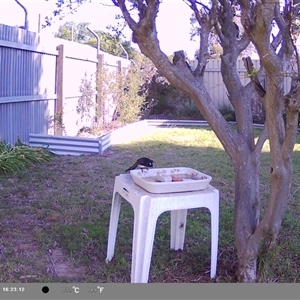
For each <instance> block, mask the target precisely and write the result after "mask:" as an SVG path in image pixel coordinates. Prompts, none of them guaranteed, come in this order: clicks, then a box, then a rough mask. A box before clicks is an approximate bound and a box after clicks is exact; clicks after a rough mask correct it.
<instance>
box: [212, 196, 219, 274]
mask: <svg viewBox="0 0 300 300" xmlns="http://www.w3.org/2000/svg"><path fill="white" fill-rule="evenodd" d="M216 197H218V196H216ZM215 202H216V205H214V206H213V207H212V208H210V212H211V263H210V277H211V278H214V277H215V276H216V272H217V260H218V241H219V201H218V199H216V201H215Z"/></svg>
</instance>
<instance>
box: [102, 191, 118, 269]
mask: <svg viewBox="0 0 300 300" xmlns="http://www.w3.org/2000/svg"><path fill="white" fill-rule="evenodd" d="M121 199H122V197H121V195H120V194H119V193H118V192H115V193H114V197H113V201H112V206H111V212H110V221H109V231H108V242H107V256H106V260H105V261H106V263H108V262H109V261H111V260H112V258H113V256H114V251H115V245H116V236H117V228H118V222H119V215H120V208H121Z"/></svg>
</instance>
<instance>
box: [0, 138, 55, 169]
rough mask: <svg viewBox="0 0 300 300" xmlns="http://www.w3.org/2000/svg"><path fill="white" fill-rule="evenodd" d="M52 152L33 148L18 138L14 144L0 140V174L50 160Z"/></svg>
mask: <svg viewBox="0 0 300 300" xmlns="http://www.w3.org/2000/svg"><path fill="white" fill-rule="evenodd" d="M53 156H54V154H53V153H52V152H51V151H49V150H47V149H44V148H33V147H29V146H26V145H24V144H22V142H21V141H20V140H19V139H18V142H17V143H16V145H15V146H11V145H9V144H6V143H5V142H4V141H1V140H0V174H6V173H13V172H17V171H20V170H24V169H26V168H28V167H31V166H33V165H34V164H37V163H43V162H46V161H50V160H51V159H52V157H53Z"/></svg>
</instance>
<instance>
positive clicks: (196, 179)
mask: <svg viewBox="0 0 300 300" xmlns="http://www.w3.org/2000/svg"><path fill="white" fill-rule="evenodd" d="M130 174H131V176H132V179H133V181H134V182H135V183H136V184H137V185H139V186H140V187H142V188H143V189H145V190H146V191H148V192H149V193H155V194H158V193H176V192H191V191H198V190H205V189H206V188H207V186H208V185H209V183H210V181H211V180H212V177H211V176H209V175H206V174H204V173H202V172H200V171H197V170H194V169H191V168H185V167H175V168H153V169H152V168H149V169H135V170H131V171H130Z"/></svg>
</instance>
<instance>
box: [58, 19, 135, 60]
mask: <svg viewBox="0 0 300 300" xmlns="http://www.w3.org/2000/svg"><path fill="white" fill-rule="evenodd" d="M88 26H89V23H87V22H81V23H78V24H77V23H75V22H66V23H65V24H64V25H62V26H60V27H59V29H58V32H56V33H55V37H57V38H61V39H65V40H68V41H74V42H77V43H81V44H86V45H90V46H92V47H95V48H97V39H96V37H95V36H94V35H93V34H92V33H91V32H90V31H89V30H88ZM94 32H95V34H97V36H98V37H99V39H100V50H102V51H104V52H107V53H110V54H113V55H116V56H121V57H126V58H127V55H128V58H130V59H132V58H133V57H134V53H135V52H136V50H135V49H133V48H132V47H131V43H130V41H126V40H125V41H124V40H122V39H121V36H120V35H117V34H116V35H113V34H111V33H109V32H104V31H102V30H94ZM124 49H125V51H124Z"/></svg>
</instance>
